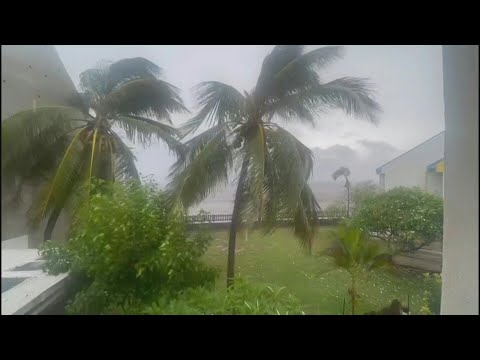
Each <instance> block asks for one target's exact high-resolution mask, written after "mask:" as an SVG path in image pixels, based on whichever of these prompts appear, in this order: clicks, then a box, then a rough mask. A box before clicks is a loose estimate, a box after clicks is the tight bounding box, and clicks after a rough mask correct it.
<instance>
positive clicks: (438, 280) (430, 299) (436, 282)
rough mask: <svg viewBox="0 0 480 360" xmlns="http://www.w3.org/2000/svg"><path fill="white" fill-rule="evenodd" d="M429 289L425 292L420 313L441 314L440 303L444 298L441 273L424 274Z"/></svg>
mask: <svg viewBox="0 0 480 360" xmlns="http://www.w3.org/2000/svg"><path fill="white" fill-rule="evenodd" d="M424 276H425V278H426V281H427V284H428V289H427V290H425V292H424V293H423V298H422V308H421V309H420V313H421V314H424V315H440V303H441V298H442V277H441V275H440V274H430V273H426V274H424Z"/></svg>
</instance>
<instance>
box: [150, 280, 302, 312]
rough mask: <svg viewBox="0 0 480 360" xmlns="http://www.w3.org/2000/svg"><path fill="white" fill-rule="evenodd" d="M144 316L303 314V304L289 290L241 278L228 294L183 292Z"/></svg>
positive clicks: (194, 290) (195, 290)
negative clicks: (252, 282)
mask: <svg viewBox="0 0 480 360" xmlns="http://www.w3.org/2000/svg"><path fill="white" fill-rule="evenodd" d="M142 313H144V314H153V315H167V314H170V315H173V314H176V315H289V314H290V315H300V314H304V312H303V311H302V308H301V306H300V303H299V301H298V300H297V299H296V298H295V297H293V296H292V295H291V294H288V293H287V292H286V290H285V288H273V287H271V286H260V285H254V284H251V283H249V282H247V281H245V280H244V279H241V278H237V279H236V280H235V285H234V287H232V288H229V289H228V290H226V291H225V292H218V291H211V290H209V289H205V288H203V287H199V288H191V289H187V290H185V291H183V292H182V293H181V294H180V295H179V296H178V297H177V298H175V299H173V300H170V299H168V298H167V297H163V298H161V299H160V300H158V301H157V302H155V303H154V304H153V305H151V306H149V307H147V308H146V309H145V310H144V311H143V312H142Z"/></svg>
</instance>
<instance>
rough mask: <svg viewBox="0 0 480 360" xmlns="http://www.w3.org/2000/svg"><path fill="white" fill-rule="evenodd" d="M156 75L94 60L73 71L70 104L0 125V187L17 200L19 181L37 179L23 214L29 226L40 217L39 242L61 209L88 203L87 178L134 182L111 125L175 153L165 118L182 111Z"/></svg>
mask: <svg viewBox="0 0 480 360" xmlns="http://www.w3.org/2000/svg"><path fill="white" fill-rule="evenodd" d="M160 75H161V69H160V68H159V67H158V66H157V65H155V64H153V63H152V62H150V61H148V60H146V59H143V58H131V59H124V60H120V61H117V62H114V63H101V64H99V65H98V67H97V68H94V69H89V70H86V71H84V72H83V73H81V74H80V89H81V93H79V94H77V95H76V96H75V97H74V98H73V99H72V100H71V106H42V107H36V108H34V109H32V110H28V111H22V112H19V113H17V114H15V115H13V116H12V117H10V118H8V119H5V120H4V121H2V184H7V185H9V186H14V187H16V189H15V191H13V193H15V194H16V195H19V194H20V193H21V188H22V186H23V185H24V184H26V183H29V182H32V181H38V180H40V181H42V182H44V185H43V186H42V188H41V190H40V191H39V194H38V196H36V198H35V199H34V201H33V202H32V204H31V206H30V209H29V211H28V216H29V224H30V225H31V226H32V227H36V226H38V225H39V224H40V222H41V221H42V219H44V218H46V217H48V223H47V225H46V228H45V232H44V240H49V239H50V238H51V234H52V231H53V228H54V226H55V223H56V221H57V219H58V217H59V215H60V212H61V211H62V209H64V208H66V207H70V208H75V205H74V204H77V203H79V202H81V201H84V200H85V199H86V198H88V196H87V195H88V194H89V190H90V188H89V186H83V185H85V184H87V185H88V184H89V183H90V182H91V179H92V178H93V177H96V178H100V179H104V180H111V181H117V180H125V179H138V173H137V169H136V167H135V163H134V159H135V158H134V155H133V153H132V152H131V150H130V149H129V148H128V147H127V145H126V144H125V143H124V141H123V140H122V139H121V138H120V136H119V135H118V133H117V131H116V130H118V129H119V128H121V129H123V130H125V133H126V136H127V138H128V139H129V140H130V141H132V142H134V143H135V142H139V143H141V144H143V145H144V146H146V145H148V144H150V142H151V140H152V139H156V140H162V141H164V142H165V144H167V146H168V147H169V149H170V150H172V151H174V152H176V153H178V152H181V148H182V147H181V143H180V142H179V141H178V140H177V139H176V136H177V132H176V130H175V128H174V127H173V126H172V122H171V119H170V114H172V113H174V112H184V111H186V108H185V107H184V105H183V103H182V100H181V98H180V97H179V95H178V89H177V88H176V87H174V86H173V85H171V84H169V83H168V82H165V81H164V80H161V79H160ZM83 190H85V191H83ZM73 195H75V196H73Z"/></svg>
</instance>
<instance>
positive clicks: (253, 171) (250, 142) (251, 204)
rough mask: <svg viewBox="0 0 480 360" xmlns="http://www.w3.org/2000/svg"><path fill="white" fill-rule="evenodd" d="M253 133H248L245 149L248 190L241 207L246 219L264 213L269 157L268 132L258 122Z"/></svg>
mask: <svg viewBox="0 0 480 360" xmlns="http://www.w3.org/2000/svg"><path fill="white" fill-rule="evenodd" d="M251 131H252V132H253V134H252V135H246V139H247V140H246V142H245V146H244V149H243V152H244V153H245V155H244V156H245V157H246V158H247V159H248V167H247V173H246V174H247V175H246V180H245V190H246V192H247V194H246V199H245V205H246V206H245V207H243V208H241V209H240V213H241V214H242V215H241V216H242V217H243V218H244V219H251V218H252V216H250V215H251V214H252V213H254V214H259V215H261V214H263V203H264V197H265V188H264V187H265V162H266V159H267V153H268V149H267V144H266V134H265V129H264V127H263V125H261V124H257V125H256V126H255V127H253V129H252V130H251Z"/></svg>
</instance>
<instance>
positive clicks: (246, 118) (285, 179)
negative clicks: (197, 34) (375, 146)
mask: <svg viewBox="0 0 480 360" xmlns="http://www.w3.org/2000/svg"><path fill="white" fill-rule="evenodd" d="M341 56H342V47H340V46H328V47H322V48H319V49H316V50H313V51H310V52H305V47H304V45H278V46H276V47H274V49H273V50H272V52H271V53H270V54H269V55H267V57H266V58H265V60H264V62H263V66H262V69H261V71H260V75H259V77H258V81H257V84H256V85H255V88H254V89H252V90H251V91H249V92H247V91H243V92H240V91H238V90H237V89H235V88H234V87H232V86H230V85H227V84H224V83H221V82H217V81H208V82H203V83H201V84H199V85H198V86H197V87H196V89H195V90H196V95H197V98H198V100H199V105H200V107H201V109H200V111H199V112H198V114H197V115H196V116H195V117H193V118H192V119H191V120H189V121H188V122H187V123H186V124H185V125H184V126H183V127H182V131H183V136H186V135H189V134H191V133H193V132H194V131H196V130H198V129H199V128H201V127H202V125H204V126H205V125H206V126H208V127H209V128H208V129H207V130H205V131H204V132H202V133H200V134H199V135H197V136H195V137H193V138H191V139H190V140H189V141H187V142H186V143H185V154H184V155H183V156H181V157H180V158H179V159H178V161H177V162H176V163H175V164H174V166H173V168H172V172H171V181H170V183H169V185H168V191H169V192H170V193H171V196H172V199H173V200H174V201H177V202H176V203H177V204H179V203H181V204H183V206H185V207H187V208H188V207H189V206H191V205H194V204H197V203H199V202H201V201H202V200H203V199H205V197H206V196H208V194H209V193H211V192H212V191H214V190H215V189H216V187H217V186H218V185H220V184H226V183H227V182H228V175H229V173H230V171H231V170H235V171H238V172H239V176H238V184H237V190H236V193H235V202H234V207H233V213H232V222H231V225H230V235H229V245H228V265H227V286H230V285H232V284H233V277H234V260H235V240H236V234H237V231H238V228H239V225H240V224H241V221H242V220H244V219H249V218H250V219H251V218H252V217H253V218H255V219H261V220H262V221H263V222H264V224H265V225H266V229H267V230H273V228H274V226H275V223H276V220H277V219H278V218H279V217H283V218H290V219H293V228H294V232H295V234H296V235H297V236H298V237H299V239H300V240H301V242H302V244H303V245H304V246H306V247H307V248H308V247H309V246H310V245H311V241H312V238H313V229H314V227H313V225H314V222H315V220H316V218H317V212H318V210H319V206H318V204H317V201H316V200H315V197H314V195H313V193H312V190H311V189H310V187H309V185H308V184H307V181H308V179H309V178H310V175H311V173H312V166H313V154H312V152H311V151H310V149H309V148H308V147H306V146H305V145H303V144H302V143H301V142H300V141H299V140H298V139H296V138H295V137H294V136H293V135H292V134H291V133H290V132H288V131H287V130H286V129H284V128H283V127H281V126H280V125H279V124H278V123H277V120H284V121H285V122H286V123H295V122H304V123H307V124H312V125H313V124H314V121H315V119H316V118H317V117H318V116H319V115H322V114H324V113H325V112H326V111H328V110H330V109H334V108H340V109H343V110H344V111H346V112H347V113H348V114H352V115H356V116H359V117H362V118H365V119H367V120H369V121H373V122H374V121H375V120H376V115H377V112H378V111H379V110H380V107H379V105H378V104H377V102H376V101H375V100H374V99H373V98H372V92H371V87H370V85H369V84H368V82H367V81H366V80H365V79H357V78H341V79H337V80H334V81H330V82H326V83H325V82H322V81H321V80H320V78H319V76H318V74H317V72H316V70H317V69H318V68H322V67H324V66H326V65H328V64H330V63H331V62H333V61H334V60H337V59H339V58H340V57H341ZM252 214H254V215H255V216H252Z"/></svg>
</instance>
